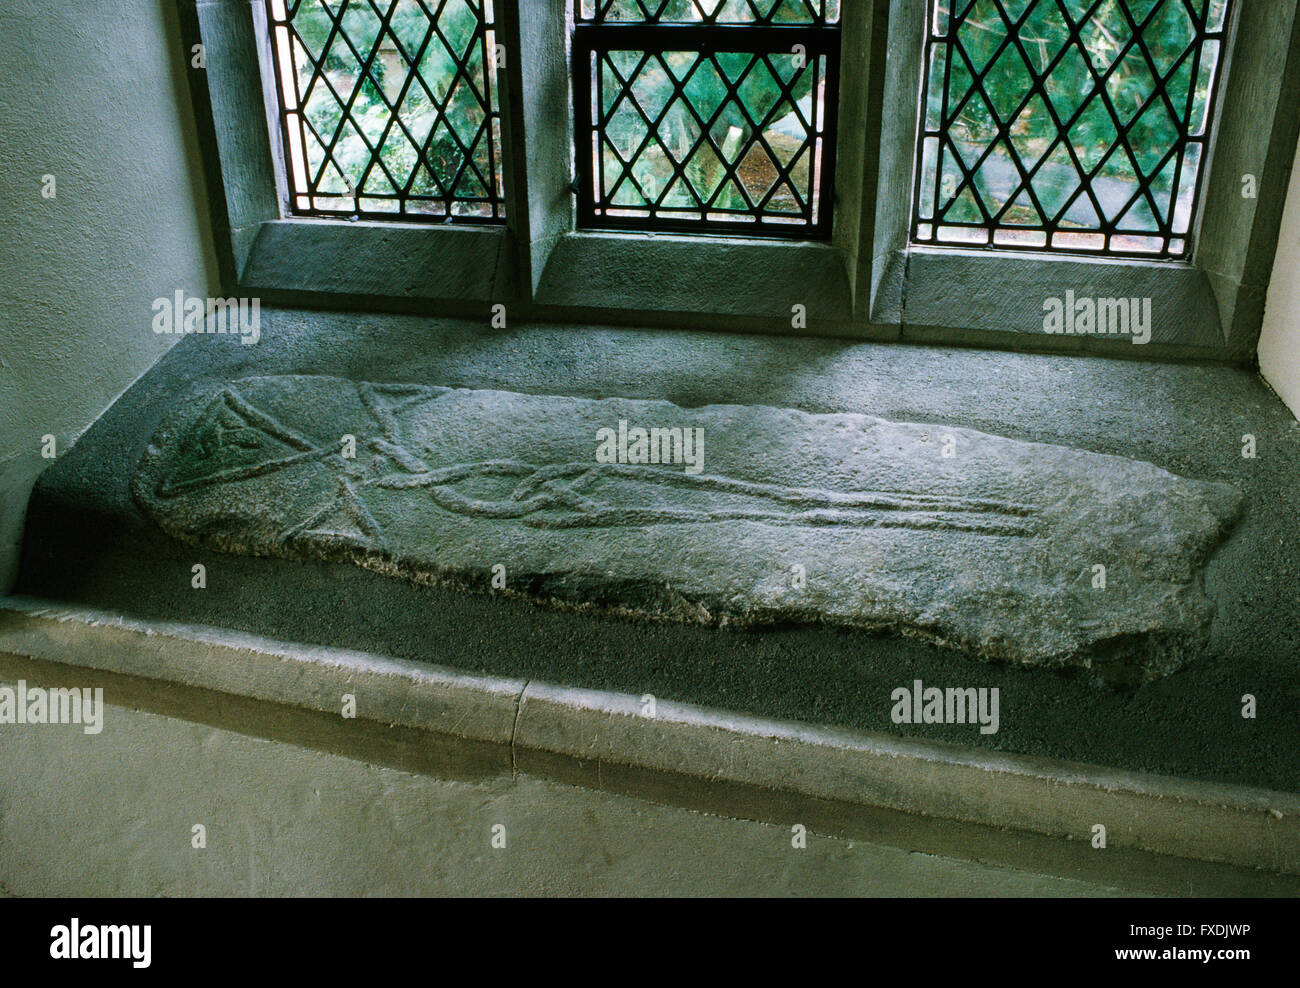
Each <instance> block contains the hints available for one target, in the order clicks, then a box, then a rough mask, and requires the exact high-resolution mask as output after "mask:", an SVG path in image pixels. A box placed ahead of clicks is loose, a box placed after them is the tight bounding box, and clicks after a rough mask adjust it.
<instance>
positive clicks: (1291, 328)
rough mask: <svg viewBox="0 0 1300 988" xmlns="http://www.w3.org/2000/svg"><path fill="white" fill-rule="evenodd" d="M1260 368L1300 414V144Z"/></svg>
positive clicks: (1271, 287)
mask: <svg viewBox="0 0 1300 988" xmlns="http://www.w3.org/2000/svg"><path fill="white" fill-rule="evenodd" d="M1259 369H1260V372H1261V373H1262V374H1263V375H1264V380H1266V381H1268V383H1269V384H1270V385H1271V386H1272V387H1273V390H1274V391H1276V392H1277V393H1278V394H1279V395H1281V396H1282V400H1283V401H1285V402H1286V403H1287V405H1288V407H1290V409H1291V411H1293V412H1295V413H1297V415H1300V148H1297V150H1296V164H1295V168H1294V169H1293V170H1292V172H1291V188H1290V190H1289V191H1288V193H1287V199H1286V212H1285V213H1283V215H1282V232H1281V235H1280V237H1279V238H1278V245H1277V259H1276V260H1275V261H1274V263H1273V280H1272V282H1271V283H1270V284H1269V288H1268V302H1267V307H1266V308H1265V310H1264V328H1263V331H1262V332H1261V334H1260V337H1259Z"/></svg>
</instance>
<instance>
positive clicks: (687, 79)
mask: <svg viewBox="0 0 1300 988" xmlns="http://www.w3.org/2000/svg"><path fill="white" fill-rule="evenodd" d="M838 17H839V9H838V4H835V3H827V2H824V0H588V2H586V3H584V4H583V7H582V9H581V11H580V17H579V20H578V23H577V27H576V30H575V35H574V64H575V66H584V65H585V66H586V70H585V71H584V70H583V69H581V68H580V69H577V70H576V78H575V89H576V93H575V104H576V108H577V116H578V122H577V133H578V147H579V154H578V172H579V220H580V222H581V224H582V225H583V226H590V227H616V228H627V229H662V230H708V231H712V232H739V233H742V234H744V235H765V236H782V237H805V238H806V237H820V236H826V235H828V234H829V231H830V205H831V202H830V199H831V197H830V195H829V193H828V192H824V191H823V190H829V189H831V188H832V187H833V182H834V176H833V172H832V169H833V164H834V161H833V159H834V148H835V113H836V109H837V100H838V96H837V93H838V78H837V76H838V66H839V43H840V35H839V25H838Z"/></svg>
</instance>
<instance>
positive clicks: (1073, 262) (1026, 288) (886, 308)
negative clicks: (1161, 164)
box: [871, 247, 1226, 358]
mask: <svg viewBox="0 0 1300 988" xmlns="http://www.w3.org/2000/svg"><path fill="white" fill-rule="evenodd" d="M954 286H960V292H955V291H954ZM1098 300H1104V301H1105V300H1119V301H1120V302H1121V303H1126V304H1125V312H1124V315H1123V319H1124V321H1125V326H1124V327H1123V328H1124V331H1123V332H1115V327H1114V326H1111V327H1110V329H1111V332H1108V333H1105V334H1103V333H1100V332H1097V331H1096V330H1097V329H1098V327H1099V324H1100V322H1101V320H1100V319H1099V318H1096V317H1094V322H1093V331H1092V332H1085V331H1084V329H1085V328H1086V326H1087V323H1086V322H1084V321H1083V319H1082V318H1080V319H1078V320H1075V321H1072V320H1071V319H1070V317H1069V315H1068V313H1066V311H1065V310H1066V307H1067V303H1070V302H1073V303H1074V304H1075V305H1076V306H1078V307H1081V308H1082V309H1084V310H1086V309H1089V308H1091V309H1092V310H1093V311H1094V312H1096V311H1097V308H1098V306H1099V305H1100V304H1102V303H1099V301H1098ZM1133 300H1136V302H1134V301H1133ZM1147 300H1150V319H1149V321H1145V320H1144V322H1143V324H1142V326H1143V328H1141V329H1139V330H1138V331H1137V332H1134V331H1133V328H1134V327H1133V326H1130V325H1127V319H1128V317H1129V316H1130V315H1131V314H1134V313H1133V307H1134V305H1137V306H1140V311H1139V312H1138V313H1137V314H1138V315H1144V314H1145V308H1146V301H1147ZM1089 303H1091V305H1089ZM1111 311H1113V310H1111ZM1056 314H1060V315H1061V316H1062V324H1061V325H1060V327H1059V329H1060V331H1056V329H1055V328H1054V327H1053V326H1052V324H1051V322H1050V320H1051V317H1052V316H1053V315H1056ZM871 318H872V321H873V322H878V323H896V324H900V325H901V326H902V336H903V338H904V339H916V340H920V339H936V338H939V339H943V338H951V339H957V338H958V337H959V336H960V335H961V334H966V335H968V336H971V337H978V336H979V335H981V334H985V335H987V334H991V335H993V336H1001V337H1006V336H1009V335H1017V336H1024V337H1028V338H1040V339H1042V341H1043V342H1044V343H1048V342H1050V343H1051V344H1053V345H1054V346H1055V347H1069V346H1070V345H1071V344H1073V345H1075V346H1076V347H1078V348H1080V349H1085V348H1086V349H1109V350H1113V351H1116V352H1123V351H1125V350H1127V351H1131V352H1132V355H1133V356H1137V357H1152V356H1157V355H1159V356H1163V355H1165V354H1166V353H1170V352H1174V351H1176V352H1177V353H1178V355H1180V356H1184V357H1186V356H1198V355H1199V356H1205V357H1209V358H1214V357H1223V356H1225V355H1226V350H1225V344H1224V335H1223V332H1222V329H1221V327H1220V320H1219V308H1218V305H1217V303H1216V301H1215V295H1214V292H1213V290H1212V289H1211V286H1210V281H1209V279H1208V277H1207V276H1206V274H1205V272H1203V271H1201V270H1199V269H1197V268H1196V267H1193V266H1192V265H1190V264H1184V263H1180V262H1172V261H1144V260H1140V259H1132V258H1102V257H1079V256H1067V255H1053V254H1032V253H1023V252H1014V253H1013V252H1008V251H994V250H962V249H960V248H952V249H945V248H932V247H908V248H905V249H903V250H899V251H897V252H895V253H893V254H892V255H890V256H889V257H888V258H887V259H886V262H885V265H884V275H883V277H882V278H881V281H880V284H879V286H878V288H877V291H876V292H875V295H874V297H873V299H872V307H871Z"/></svg>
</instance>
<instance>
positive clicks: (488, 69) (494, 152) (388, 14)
mask: <svg viewBox="0 0 1300 988" xmlns="http://www.w3.org/2000/svg"><path fill="white" fill-rule="evenodd" d="M268 12H269V15H270V25H271V40H272V47H273V54H274V58H275V63H276V72H277V78H278V83H279V96H280V100H281V119H282V124H283V128H282V131H283V132H282V138H283V141H284V145H285V159H286V170H287V172H288V176H289V184H290V190H289V192H290V203H291V206H292V207H293V210H294V212H297V213H304V214H310V215H327V216H368V217H388V218H393V219H399V218H400V219H408V220H410V219H432V220H447V219H450V220H478V221H484V220H487V221H492V220H500V219H501V218H502V217H503V216H504V203H503V197H502V192H501V189H502V184H501V172H502V163H501V132H500V127H501V122H500V111H499V104H498V100H497V72H496V61H497V60H496V43H495V31H494V28H493V19H492V13H493V12H492V2H491V0H268Z"/></svg>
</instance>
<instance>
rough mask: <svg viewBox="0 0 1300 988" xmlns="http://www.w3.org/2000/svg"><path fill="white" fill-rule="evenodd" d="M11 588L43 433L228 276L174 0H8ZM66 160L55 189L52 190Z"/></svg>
mask: <svg viewBox="0 0 1300 988" xmlns="http://www.w3.org/2000/svg"><path fill="white" fill-rule="evenodd" d="M0 39H3V43H2V44H0V120H2V121H3V123H2V124H0V593H3V592H4V591H6V590H7V589H8V588H9V587H10V586H11V585H12V581H13V578H14V575H15V564H16V558H17V544H18V540H19V538H20V532H21V524H22V515H23V511H24V509H25V506H26V503H27V497H28V493H29V492H30V490H31V485H32V483H33V482H34V480H35V478H36V476H37V474H38V473H39V472H40V470H41V469H42V468H43V467H44V466H47V465H48V461H46V460H43V459H42V458H41V438H42V437H43V436H45V435H53V436H55V437H56V440H57V443H58V451H59V452H60V453H62V452H64V451H65V450H66V449H67V448H68V446H69V444H70V443H71V442H72V441H73V440H74V439H75V438H76V437H77V436H78V435H80V434H81V433H82V432H83V431H84V430H85V429H86V427H87V426H88V425H89V424H90V423H91V422H93V421H94V419H95V418H96V417H97V416H98V415H99V414H100V413H101V412H102V411H103V410H104V409H105V408H107V407H108V406H109V405H110V404H111V403H112V402H113V400H114V399H115V398H116V397H117V396H118V395H119V394H121V393H122V392H123V391H124V390H126V388H127V387H128V386H129V385H130V384H131V383H132V382H133V381H134V380H135V379H136V378H138V377H139V376H140V375H141V374H143V373H144V372H145V371H146V370H147V369H148V368H149V367H150V365H152V364H153V362H154V361H155V360H157V358H158V357H159V356H160V355H161V354H162V353H163V352H164V351H165V350H166V349H167V348H168V347H169V346H170V345H171V344H172V343H173V342H174V341H175V340H176V339H177V338H178V337H175V336H160V335H156V334H155V333H154V332H153V331H152V326H151V321H152V318H153V311H152V304H153V300H154V299H156V298H161V297H171V296H172V295H173V294H174V292H175V291H176V290H177V289H183V290H184V291H186V292H187V293H189V294H195V295H199V296H206V295H208V294H209V292H208V290H207V288H208V285H209V284H216V282H217V276H216V266H215V257H214V255H213V253H212V249H211V237H210V235H209V231H208V223H207V217H206V213H205V212H204V209H205V207H203V206H202V205H201V204H202V203H205V202H206V201H207V199H206V193H205V191H204V189H203V184H202V173H201V168H200V167H199V158H198V144H197V139H196V136H195V128H194V122H193V113H192V110H191V106H190V98H189V91H188V83H187V81H186V72H187V65H188V56H187V53H186V52H183V51H182V50H181V39H180V34H179V26H178V18H177V12H176V5H175V3H173V2H171V0H113V2H112V3H94V4H91V3H82V2H78V3H48V2H46V0H4V2H3V3H0ZM46 175H52V176H54V182H55V185H54V192H55V196H54V198H46V197H45V196H44V195H43V194H42V193H43V191H44V190H45V189H46V188H47V184H46V182H45V176H46Z"/></svg>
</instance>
